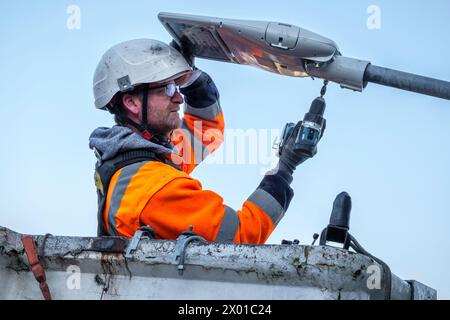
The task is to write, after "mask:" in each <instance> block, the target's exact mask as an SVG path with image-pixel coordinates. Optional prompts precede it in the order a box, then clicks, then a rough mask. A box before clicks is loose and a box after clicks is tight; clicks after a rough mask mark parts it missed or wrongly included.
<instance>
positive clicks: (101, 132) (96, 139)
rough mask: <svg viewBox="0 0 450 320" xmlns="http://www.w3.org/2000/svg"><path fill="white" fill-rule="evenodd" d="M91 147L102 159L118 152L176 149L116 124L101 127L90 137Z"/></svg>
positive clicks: (168, 150) (169, 151)
mask: <svg viewBox="0 0 450 320" xmlns="http://www.w3.org/2000/svg"><path fill="white" fill-rule="evenodd" d="M89 148H91V149H93V150H94V148H95V149H96V150H97V151H98V153H99V154H100V156H101V160H102V161H106V160H109V159H112V158H114V157H115V156H116V155H117V154H118V153H120V152H125V151H130V150H135V149H148V150H151V151H153V152H155V153H158V154H167V153H172V152H174V151H176V150H174V149H170V148H166V147H164V146H162V145H159V144H156V143H153V142H150V141H147V140H145V139H144V138H143V137H141V136H140V135H139V134H137V133H136V132H134V131H133V130H131V129H130V128H127V127H123V126H119V125H115V126H113V127H112V128H106V127H100V128H97V129H95V130H94V131H93V132H92V134H91V136H90V137H89Z"/></svg>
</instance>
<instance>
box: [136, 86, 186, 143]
mask: <svg viewBox="0 0 450 320" xmlns="http://www.w3.org/2000/svg"><path fill="white" fill-rule="evenodd" d="M169 83H172V84H175V81H173V80H172V81H169V82H165V83H159V84H155V85H151V86H150V89H149V91H148V97H147V99H148V100H147V101H148V103H147V121H148V122H147V123H148V124H149V127H150V128H152V130H154V131H156V132H157V133H159V134H161V135H166V134H168V133H169V132H171V131H172V130H174V129H177V128H180V127H181V119H180V115H179V113H178V112H179V111H180V105H181V104H182V103H183V102H184V100H183V96H182V95H181V94H180V92H179V91H178V88H177V89H176V92H175V94H174V95H173V96H172V97H169V96H168V95H167V94H166V86H167V85H168V84H169ZM142 107H145V106H142ZM141 117H142V115H141Z"/></svg>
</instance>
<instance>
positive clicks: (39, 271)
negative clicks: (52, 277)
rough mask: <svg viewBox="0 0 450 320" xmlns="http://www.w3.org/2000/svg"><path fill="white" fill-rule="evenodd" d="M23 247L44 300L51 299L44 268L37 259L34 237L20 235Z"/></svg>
mask: <svg viewBox="0 0 450 320" xmlns="http://www.w3.org/2000/svg"><path fill="white" fill-rule="evenodd" d="M22 244H23V248H24V249H25V253H26V255H27V258H28V262H29V264H30V266H31V271H33V274H34V277H35V278H36V280H37V281H38V282H39V288H40V289H41V292H42V295H43V296H44V299H45V300H52V296H51V294H50V289H49V288H48V284H47V279H46V277H45V270H44V267H43V266H42V264H41V262H40V261H39V257H38V252H37V248H36V244H35V243H34V239H33V237H31V236H24V237H22Z"/></svg>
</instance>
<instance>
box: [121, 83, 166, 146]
mask: <svg viewBox="0 0 450 320" xmlns="http://www.w3.org/2000/svg"><path fill="white" fill-rule="evenodd" d="M148 90H149V89H148V88H147V87H145V88H144V89H143V98H142V119H141V122H142V124H138V123H136V122H135V121H133V120H131V119H130V118H129V117H127V116H126V115H125V114H124V112H123V109H124V106H123V102H122V100H120V101H118V107H116V108H115V110H114V111H115V112H114V113H115V114H116V115H117V117H118V118H119V120H120V121H121V122H123V123H126V124H128V125H130V126H132V127H133V128H135V129H136V130H138V131H139V133H140V134H141V136H142V137H143V138H144V139H145V140H148V141H151V142H154V143H156V144H159V145H162V146H168V145H169V144H170V140H169V137H168V136H167V137H165V136H162V135H160V134H157V133H156V132H154V131H153V130H152V129H150V127H149V125H148V122H147V114H148V113H147V104H148Z"/></svg>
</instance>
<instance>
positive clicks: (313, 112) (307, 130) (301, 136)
mask: <svg viewBox="0 0 450 320" xmlns="http://www.w3.org/2000/svg"><path fill="white" fill-rule="evenodd" d="M325 107H326V103H325V99H324V98H323V97H318V98H316V99H314V101H313V102H312V104H311V107H310V108H309V112H308V113H306V114H305V117H304V118H303V121H302V125H301V127H300V130H299V131H298V134H297V137H296V138H295V145H294V151H295V152H298V153H299V154H303V155H304V156H305V157H306V158H311V157H313V156H314V155H315V154H316V153H317V143H318V142H319V140H320V138H322V135H323V133H324V131H325V127H326V120H325V119H324V117H323V114H324V112H325ZM294 128H295V123H287V124H286V126H285V127H284V129H283V134H282V138H281V141H280V143H279V152H280V153H281V151H282V149H283V144H284V143H285V142H286V140H287V138H288V137H289V136H290V135H291V133H292V130H294Z"/></svg>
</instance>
